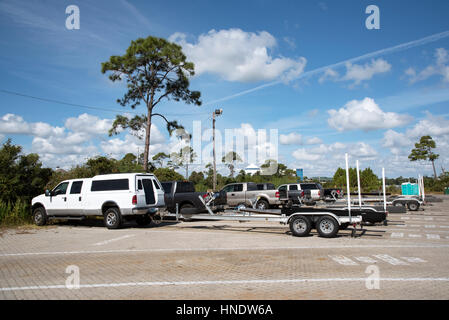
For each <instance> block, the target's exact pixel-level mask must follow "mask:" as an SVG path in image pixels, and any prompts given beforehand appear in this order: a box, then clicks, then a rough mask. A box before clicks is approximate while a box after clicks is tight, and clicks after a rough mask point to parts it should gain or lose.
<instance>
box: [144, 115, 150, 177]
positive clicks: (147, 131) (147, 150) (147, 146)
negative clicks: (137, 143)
mask: <svg viewBox="0 0 449 320" xmlns="http://www.w3.org/2000/svg"><path fill="white" fill-rule="evenodd" d="M151 113H152V112H151V109H148V119H147V127H146V128H145V152H144V154H143V170H144V171H145V172H148V158H149V155H150V136H151Z"/></svg>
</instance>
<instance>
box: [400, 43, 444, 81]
mask: <svg viewBox="0 0 449 320" xmlns="http://www.w3.org/2000/svg"><path fill="white" fill-rule="evenodd" d="M434 58H435V61H434V63H433V64H431V65H428V66H427V67H425V68H424V69H422V70H421V71H419V72H417V71H416V69H415V68H413V67H410V68H408V69H406V70H405V72H404V73H405V75H406V76H407V77H408V79H409V82H410V83H415V82H418V81H423V80H426V79H428V78H430V77H431V76H435V75H439V76H441V77H442V79H443V81H444V82H449V64H448V62H449V52H448V51H447V50H446V49H444V48H438V49H436V50H435V54H434Z"/></svg>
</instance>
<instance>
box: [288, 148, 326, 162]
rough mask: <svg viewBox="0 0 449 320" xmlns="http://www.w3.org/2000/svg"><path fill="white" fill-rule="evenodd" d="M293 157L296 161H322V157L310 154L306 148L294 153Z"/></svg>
mask: <svg viewBox="0 0 449 320" xmlns="http://www.w3.org/2000/svg"><path fill="white" fill-rule="evenodd" d="M292 156H293V157H294V158H295V159H296V160H306V161H316V160H319V159H321V155H319V154H314V153H310V152H309V151H307V150H306V149H304V148H301V149H298V150H295V151H293V153H292Z"/></svg>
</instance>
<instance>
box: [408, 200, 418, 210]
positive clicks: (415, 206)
mask: <svg viewBox="0 0 449 320" xmlns="http://www.w3.org/2000/svg"><path fill="white" fill-rule="evenodd" d="M407 208H408V209H409V210H410V211H418V209H419V203H417V202H414V201H413V202H409V203H407Z"/></svg>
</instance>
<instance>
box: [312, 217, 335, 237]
mask: <svg viewBox="0 0 449 320" xmlns="http://www.w3.org/2000/svg"><path fill="white" fill-rule="evenodd" d="M316 230H317V231H318V234H319V235H320V237H323V238H333V237H335V236H336V235H337V233H338V230H339V225H338V222H337V220H335V219H334V218H332V217H330V216H322V217H321V218H319V219H318V221H317V223H316Z"/></svg>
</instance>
